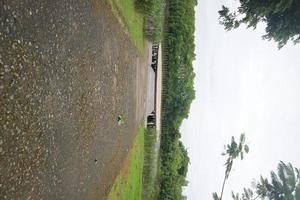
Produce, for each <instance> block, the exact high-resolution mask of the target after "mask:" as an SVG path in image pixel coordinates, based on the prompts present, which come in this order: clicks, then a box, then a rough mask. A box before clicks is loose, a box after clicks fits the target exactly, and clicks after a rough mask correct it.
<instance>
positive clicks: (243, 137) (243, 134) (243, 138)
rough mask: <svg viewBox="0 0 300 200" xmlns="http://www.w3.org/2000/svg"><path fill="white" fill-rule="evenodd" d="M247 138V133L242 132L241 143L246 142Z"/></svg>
mask: <svg viewBox="0 0 300 200" xmlns="http://www.w3.org/2000/svg"><path fill="white" fill-rule="evenodd" d="M245 140H246V136H245V133H242V134H241V137H240V143H241V144H244V143H245Z"/></svg>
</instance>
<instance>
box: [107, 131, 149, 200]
mask: <svg viewBox="0 0 300 200" xmlns="http://www.w3.org/2000/svg"><path fill="white" fill-rule="evenodd" d="M144 132H145V129H144V128H140V130H139V133H138V135H137V136H136V138H135V140H134V143H133V146H132V149H131V150H130V152H129V156H128V158H127V160H126V162H125V163H126V164H125V165H124V166H123V168H122V170H121V172H120V174H119V176H118V177H117V178H116V180H115V182H114V185H113V186H112V189H111V191H110V193H109V195H108V200H140V199H142V190H143V188H142V187H143V183H142V181H143V180H142V179H143V166H144Z"/></svg>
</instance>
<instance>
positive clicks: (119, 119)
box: [117, 115, 125, 126]
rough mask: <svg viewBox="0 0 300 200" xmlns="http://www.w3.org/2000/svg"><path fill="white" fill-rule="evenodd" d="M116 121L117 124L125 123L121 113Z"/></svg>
mask: <svg viewBox="0 0 300 200" xmlns="http://www.w3.org/2000/svg"><path fill="white" fill-rule="evenodd" d="M117 122H118V125H119V126H121V125H123V124H124V123H125V120H124V117H123V116H122V115H119V116H118V118H117Z"/></svg>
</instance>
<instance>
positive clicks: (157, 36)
mask: <svg viewBox="0 0 300 200" xmlns="http://www.w3.org/2000/svg"><path fill="white" fill-rule="evenodd" d="M162 1H163V0H135V5H136V8H137V10H138V11H139V12H140V13H142V14H143V15H144V17H145V26H144V33H145V35H146V37H147V38H148V39H150V41H152V42H153V43H159V42H160V40H161V35H162V10H163V7H162V5H163V4H162Z"/></svg>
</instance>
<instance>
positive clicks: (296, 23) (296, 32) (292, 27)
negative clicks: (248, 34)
mask: <svg viewBox="0 0 300 200" xmlns="http://www.w3.org/2000/svg"><path fill="white" fill-rule="evenodd" d="M239 2H240V6H239V7H238V9H237V10H236V11H233V12H231V11H230V10H229V8H228V7H226V6H224V5H223V6H222V9H221V10H220V11H219V16H220V24H222V25H224V27H225V30H227V31H229V30H231V29H235V28H238V27H239V26H240V25H241V24H246V25H247V27H248V28H250V27H252V28H254V29H255V28H256V26H257V24H258V23H259V22H265V23H266V25H267V26H266V29H265V30H266V34H265V35H263V39H267V40H274V41H275V42H277V43H278V47H279V48H282V47H283V46H284V45H285V44H286V43H287V42H288V41H289V40H290V41H293V42H294V44H296V43H299V42H300V0H239Z"/></svg>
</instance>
